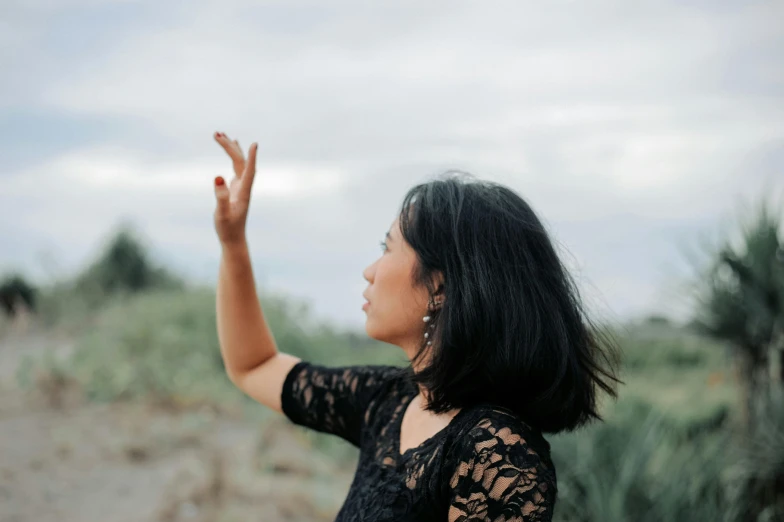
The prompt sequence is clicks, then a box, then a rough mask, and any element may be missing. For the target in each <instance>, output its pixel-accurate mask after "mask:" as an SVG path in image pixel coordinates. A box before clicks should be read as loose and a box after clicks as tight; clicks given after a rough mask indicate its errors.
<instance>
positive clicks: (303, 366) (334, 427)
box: [281, 361, 400, 447]
mask: <svg viewBox="0 0 784 522" xmlns="http://www.w3.org/2000/svg"><path fill="white" fill-rule="evenodd" d="M399 371H400V368H397V367H395V366H381V365H376V366H344V367H338V368H330V367H327V366H321V365H317V364H312V363H310V362H308V361H300V362H298V363H297V364H296V365H295V366H294V367H293V368H292V369H291V371H290V372H289V373H288V375H287V376H286V379H285V381H284V383H283V389H282V391H281V405H282V409H283V413H284V414H285V415H286V417H288V418H289V420H291V422H293V423H294V424H298V425H300V426H305V427H308V428H312V429H314V430H316V431H321V432H325V433H331V434H333V435H337V436H338V437H341V438H343V439H345V440H347V441H348V442H350V443H352V444H353V445H355V446H357V447H358V446H359V442H360V433H361V430H362V422H363V417H364V415H365V410H366V409H367V407H368V403H369V402H370V399H371V398H372V397H373V395H374V394H375V393H376V391H378V389H379V388H380V387H381V386H382V385H383V384H384V383H385V382H387V381H388V379H389V378H390V377H391V376H393V375H395V374H396V373H397V372H399Z"/></svg>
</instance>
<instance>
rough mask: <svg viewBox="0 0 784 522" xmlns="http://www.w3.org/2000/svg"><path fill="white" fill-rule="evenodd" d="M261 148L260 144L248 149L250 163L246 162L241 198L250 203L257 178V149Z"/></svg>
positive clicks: (253, 144)
mask: <svg viewBox="0 0 784 522" xmlns="http://www.w3.org/2000/svg"><path fill="white" fill-rule="evenodd" d="M258 148H259V145H258V143H252V144H251V146H250V149H248V161H246V162H245V170H244V171H243V173H242V176H241V178H242V185H241V187H240V194H239V196H240V197H241V198H242V199H243V200H245V201H248V202H249V201H250V191H251V188H252V187H253V179H254V178H255V177H256V149H258Z"/></svg>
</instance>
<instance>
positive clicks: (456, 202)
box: [400, 171, 621, 433]
mask: <svg viewBox="0 0 784 522" xmlns="http://www.w3.org/2000/svg"><path fill="white" fill-rule="evenodd" d="M400 229H401V232H402V234H403V237H404V238H405V240H406V241H407V242H408V244H409V245H411V247H412V248H413V249H414V251H415V252H416V254H417V258H418V262H417V264H416V266H415V269H414V273H413V274H412V278H413V282H414V284H415V285H424V286H425V287H426V288H427V289H428V291H429V292H430V294H431V295H433V296H435V295H438V296H443V297H444V298H445V299H444V301H443V305H442V306H441V307H440V308H439V309H438V310H437V311H436V312H435V313H430V315H431V317H432V322H431V323H428V324H434V325H435V326H434V327H433V328H432V329H429V330H430V331H431V332H432V334H431V335H430V340H431V341H432V345H431V346H428V345H427V344H426V339H423V341H422V346H421V347H420V348H419V350H418V352H417V354H416V355H415V357H413V358H412V360H411V365H410V366H409V367H408V368H407V371H408V372H409V374H410V375H411V377H412V379H413V380H414V382H416V383H418V384H421V385H423V386H424V387H425V389H426V390H427V393H428V398H429V401H428V408H427V409H428V410H430V411H433V412H435V413H444V412H447V411H449V410H451V409H454V408H462V407H467V406H471V405H474V404H478V403H492V404H496V405H498V406H502V407H505V408H507V409H510V410H512V411H513V412H515V413H516V414H518V415H520V416H521V417H522V418H523V419H524V420H525V421H526V422H527V423H529V424H531V425H532V426H534V427H536V428H538V429H540V430H541V431H543V432H549V433H557V432H560V431H564V430H573V429H575V428H577V427H579V426H581V425H582V424H585V423H586V422H588V421H590V420H592V419H599V420H601V416H600V415H599V412H598V405H597V389H601V390H604V391H605V392H606V393H607V394H609V395H611V396H612V397H614V398H615V397H617V392H616V388H615V386H616V384H617V383H619V382H621V381H620V380H619V379H618V378H617V377H616V372H617V364H618V361H619V352H618V349H617V346H616V345H615V344H614V342H613V341H612V338H611V337H610V336H609V335H608V334H606V333H602V332H601V331H600V330H599V329H598V328H596V327H595V325H594V324H593V323H592V322H591V321H590V320H589V319H588V318H587V317H586V314H585V312H584V309H583V306H582V303H581V301H580V297H579V294H578V289H577V287H576V285H575V283H574V281H573V279H572V277H571V276H570V274H569V273H568V271H567V270H566V268H565V267H564V265H563V264H562V263H561V260H560V259H559V258H558V256H557V254H556V251H555V249H554V248H553V245H552V242H551V240H550V238H549V237H548V234H547V232H546V230H545V227H544V226H543V225H542V223H541V221H540V220H539V218H538V217H537V215H536V214H535V213H534V211H533V210H532V209H531V207H530V206H529V205H528V203H526V202H525V201H524V200H523V199H522V198H521V197H520V196H519V195H517V194H516V193H515V192H513V191H512V190H510V189H509V188H507V187H505V186H503V185H501V184H498V183H495V182H490V181H482V180H477V179H476V178H474V177H473V176H471V175H470V174H466V173H463V172H454V171H450V172H447V173H445V174H443V175H441V176H439V177H437V178H436V179H434V180H432V181H429V182H427V183H423V184H419V185H416V186H414V187H413V188H411V189H410V190H409V191H408V193H407V194H406V196H405V197H404V201H403V204H402V208H401V211H400ZM437 271H440V272H441V273H442V274H443V285H442V287H439V288H433V286H434V285H433V281H434V278H433V276H434V274H435V273H436V272H437ZM425 361H427V362H426V363H425ZM414 367H417V371H416V372H414V370H413V368H414Z"/></svg>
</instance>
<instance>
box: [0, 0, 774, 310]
mask: <svg viewBox="0 0 784 522" xmlns="http://www.w3.org/2000/svg"><path fill="white" fill-rule="evenodd" d="M782 19H784V3H782V2H780V1H765V2H754V1H744V2H740V1H736V2H728V1H725V0H718V1H716V0H710V1H708V0H694V1H691V2H676V1H672V0H669V1H661V0H656V1H653V0H642V1H635V2H628V1H621V0H619V1H609V0H591V1H579V2H578V1H558V0H556V1H552V2H534V1H521V0H515V1H509V2H494V1H481V2H479V1H473V2H466V1H463V2H461V1H449V2H446V1H432V2H409V1H404V0H396V1H394V2H393V1H388V2H360V1H351V2H349V1H337V0H336V1H329V2H299V1H294V0H286V1H278V2H271V1H260V0H258V1H251V0H221V1H217V0H214V1H213V0H190V1H188V2H152V1H132V0H128V1H118V0H92V1H90V0H51V1H44V0H24V1H22V0H2V2H0V77H1V78H2V81H0V270H10V269H21V270H22V271H23V272H24V273H26V274H28V275H29V276H30V277H33V278H36V279H38V280H41V281H44V280H50V279H52V278H55V277H63V276H64V275H66V274H69V273H72V272H73V271H75V270H77V269H79V268H80V267H82V266H84V264H85V263H87V262H88V261H89V260H91V259H93V258H94V257H95V256H96V255H97V253H98V252H99V250H100V248H101V246H102V243H103V242H104V241H105V240H106V239H107V237H108V235H109V234H110V233H111V231H112V229H113V227H115V226H117V225H118V224H119V223H120V222H123V221H130V222H132V223H134V224H135V225H136V226H137V228H138V229H139V230H140V232H141V233H142V234H143V236H144V238H146V240H147V241H148V242H149V244H150V245H151V247H152V248H153V253H154V256H155V257H156V259H157V260H159V261H160V262H162V263H166V264H168V265H170V266H171V267H173V268H175V269H177V270H180V271H181V272H182V273H184V274H186V275H187V276H188V277H190V278H191V279H193V280H194V281H203V282H214V281H215V279H216V275H217V267H218V255H219V246H218V243H217V239H216V236H215V233H214V229H213V224H212V212H213V208H214V195H213V188H212V179H213V177H214V176H215V175H217V174H222V175H224V176H227V175H229V174H230V172H231V171H230V164H229V162H228V160H227V158H226V157H225V155H224V153H223V151H222V150H221V149H220V148H219V147H218V146H217V144H215V143H214V142H213V140H212V133H213V132H214V131H216V130H220V131H223V132H226V133H227V134H229V135H230V136H231V137H236V138H237V139H238V140H239V141H240V144H242V145H245V146H247V145H248V144H250V143H251V142H252V141H258V143H259V160H258V174H257V177H256V184H255V186H254V193H253V198H254V199H253V202H252V207H251V215H250V218H249V224H248V226H249V241H250V244H251V249H252V257H253V262H254V269H255V271H256V275H257V279H258V282H259V283H260V285H262V286H264V287H266V288H269V289H272V290H275V291H280V292H285V293H288V294H290V295H293V296H296V297H298V298H301V299H305V300H307V301H309V302H311V303H312V307H313V311H314V314H315V315H316V316H317V317H320V318H324V319H329V320H333V321H335V322H337V323H340V324H343V325H346V326H361V325H362V323H363V321H364V312H362V310H361V304H362V302H363V299H362V297H361V293H362V291H363V290H364V289H365V288H366V286H367V282H366V281H364V280H363V278H362V270H363V269H364V268H365V267H366V266H367V265H368V264H370V263H371V262H372V261H373V260H374V259H375V258H376V256H377V255H379V254H380V250H379V247H378V242H379V241H380V240H381V239H382V238H383V236H384V233H385V232H386V231H387V229H388V227H389V225H390V223H391V222H392V220H393V219H394V216H395V212H396V210H397V209H398V206H399V205H400V203H401V201H402V198H403V196H404V194H405V192H406V190H407V189H408V188H410V187H411V186H412V185H414V184H415V183H418V182H421V181H425V180H427V179H428V178H430V177H432V176H434V175H437V174H439V173H440V172H442V171H444V170H447V169H461V170H464V171H468V172H471V173H472V174H474V175H475V176H477V177H479V178H484V179H491V180H495V181H499V182H502V183H505V184H507V185H509V186H510V187H511V188H513V189H514V190H516V191H517V192H518V193H519V194H520V195H521V196H523V197H524V198H525V199H526V200H527V201H528V202H529V203H530V204H531V205H532V206H533V207H534V209H535V210H536V211H537V212H538V213H539V215H540V216H541V218H542V219H543V220H544V221H545V223H546V224H547V226H548V227H549V229H550V231H551V232H552V234H553V238H554V239H555V240H556V241H557V242H558V245H559V248H560V249H561V250H562V253H563V256H564V260H565V262H566V263H567V265H568V266H569V267H570V268H571V269H572V270H573V273H574V275H575V276H576V278H577V280H578V281H579V283H580V285H581V288H582V289H583V293H584V296H585V299H586V300H587V302H588V304H589V307H590V308H591V310H593V313H594V314H596V315H601V316H605V317H611V318H618V319H625V318H631V317H636V316H640V315H642V314H647V313H651V312H659V313H667V314H670V315H673V316H678V315H679V314H680V316H682V315H683V314H684V313H685V312H686V311H687V305H686V304H684V303H683V302H682V301H681V298H680V297H679V296H680V294H679V290H678V288H679V285H680V284H681V281H680V280H679V276H680V275H685V274H687V273H688V272H687V268H685V267H687V266H688V264H687V263H686V260H685V256H684V254H683V250H684V249H689V248H694V247H695V246H696V245H697V244H698V243H699V241H700V238H701V237H703V236H705V235H706V234H712V233H714V232H715V231H716V230H720V229H721V227H722V223H724V222H726V221H728V220H730V221H731V218H732V216H733V215H736V214H737V211H738V208H739V205H740V204H741V203H742V202H743V201H744V200H747V201H754V199H755V198H758V197H759V196H760V195H762V194H763V193H769V194H781V193H782V191H784V67H782V66H781V64H782V63H784V32H782V31H781V20H782ZM714 235H715V234H714Z"/></svg>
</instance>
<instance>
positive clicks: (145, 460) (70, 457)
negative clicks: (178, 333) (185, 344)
mask: <svg viewBox="0 0 784 522" xmlns="http://www.w3.org/2000/svg"><path fill="white" fill-rule="evenodd" d="M70 349H71V344H70V343H69V341H68V340H67V339H62V338H54V337H51V336H47V335H43V334H35V333H33V334H31V333H23V334H16V333H11V334H9V333H7V332H6V334H5V335H4V337H3V338H2V339H0V521H3V522H21V521H25V522H27V521H31V522H32V521H35V522H48V521H55V520H56V521H60V522H72V521H73V522H76V521H79V522H93V521H96V522H97V521H102V522H105V521H117V522H125V521H128V522H131V521H160V522H178V521H205V522H206V521H227V522H228V521H234V520H236V521H240V520H242V521H251V520H259V521H265V522H271V521H278V520H287V521H302V522H306V521H307V522H311V521H328V520H333V519H334V516H335V513H336V512H337V511H338V509H339V508H340V505H341V503H342V500H343V498H344V497H345V494H346V492H347V491H348V487H349V484H350V482H351V478H352V473H353V467H352V466H348V467H347V468H344V469H340V468H338V467H337V466H336V465H335V464H334V463H332V462H331V461H330V460H329V459H326V458H325V457H324V456H322V455H320V454H319V453H317V452H313V451H311V450H310V449H309V443H308V441H307V439H306V438H305V437H303V436H302V435H303V434H302V433H301V432H299V431H297V430H298V428H297V429H294V428H292V426H291V425H290V423H289V422H288V420H286V419H285V418H283V417H280V418H276V419H273V420H270V421H268V422H265V423H264V425H263V426H258V425H252V424H250V423H249V422H247V421H243V420H241V419H238V418H230V417H228V416H227V415H225V414H218V413H215V412H214V411H208V410H201V411H171V410H169V411H166V410H164V409H161V408H156V407H153V406H150V405H140V404H111V405H101V404H89V403H85V402H84V401H83V400H81V398H80V397H79V394H78V391H77V390H75V389H73V388H72V387H69V385H68V384H67V383H64V382H59V381H57V380H56V379H52V380H50V381H46V380H44V381H43V382H42V384H41V385H39V386H38V387H37V388H36V390H35V391H34V392H29V391H27V392H26V391H23V390H22V389H21V388H20V387H19V385H18V383H17V381H16V379H15V374H16V370H17V368H18V366H19V364H20V362H21V360H22V358H23V356H24V355H30V356H32V357H36V358H37V357H43V356H44V355H46V354H47V353H50V352H51V353H53V354H56V355H57V356H61V357H64V356H66V355H68V353H69V351H70Z"/></svg>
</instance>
